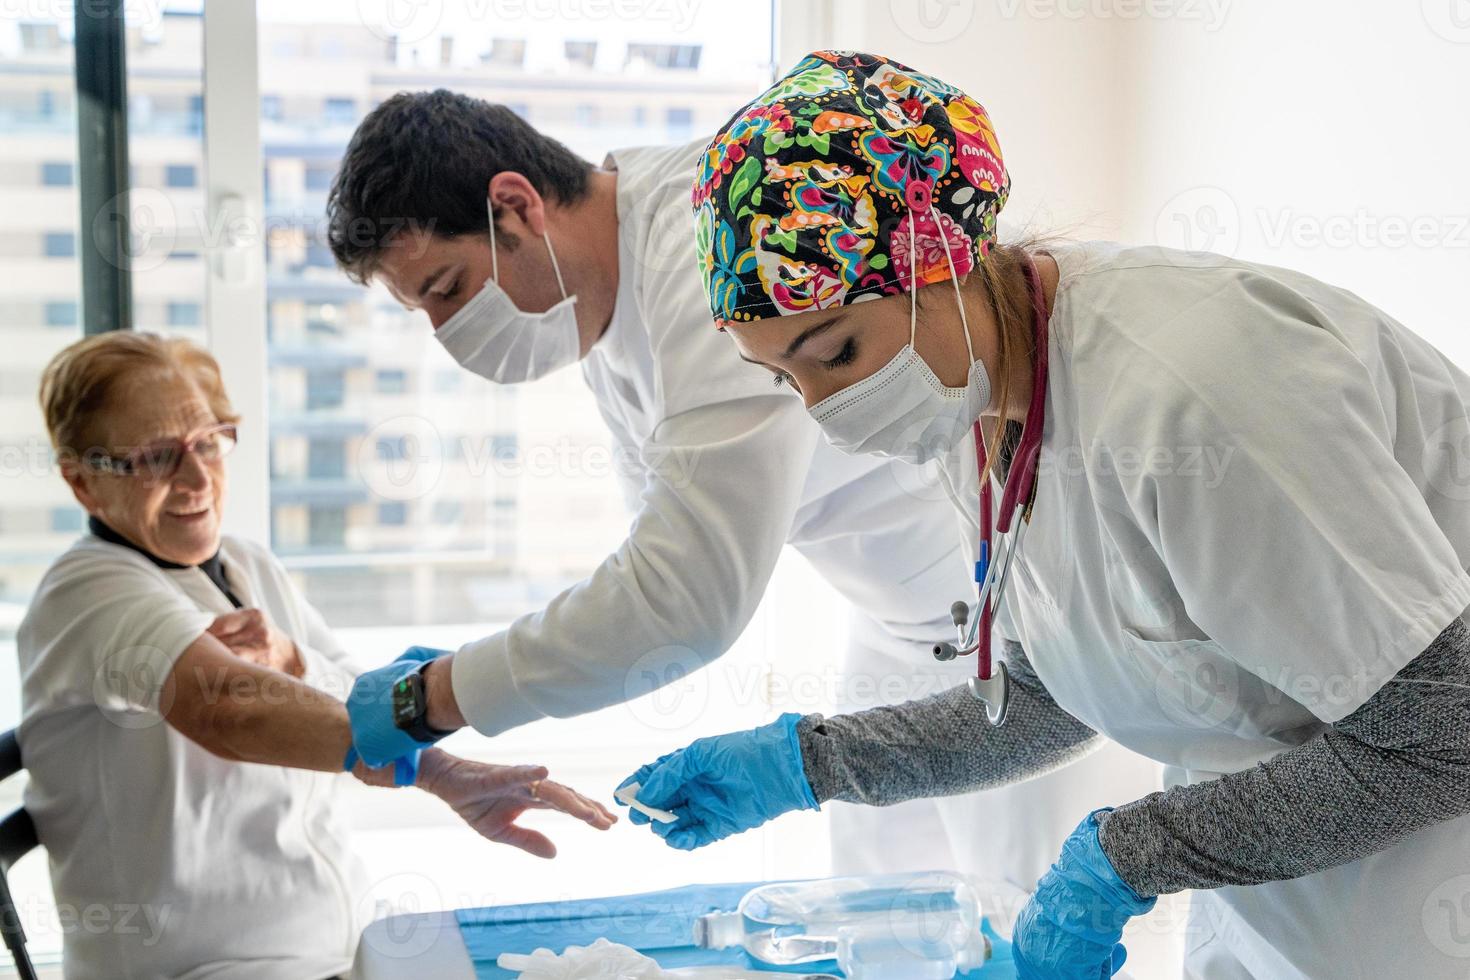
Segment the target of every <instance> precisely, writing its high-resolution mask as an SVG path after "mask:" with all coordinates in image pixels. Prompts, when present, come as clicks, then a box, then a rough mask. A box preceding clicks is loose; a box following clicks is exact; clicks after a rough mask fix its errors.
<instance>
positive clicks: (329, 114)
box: [322, 99, 357, 126]
mask: <svg viewBox="0 0 1470 980" xmlns="http://www.w3.org/2000/svg"><path fill="white" fill-rule="evenodd" d="M322 121H323V122H325V123H326V124H327V125H328V126H351V125H352V124H353V123H355V122H356V121H357V103H356V102H354V101H353V100H351V99H327V100H326V101H324V102H323V103H322Z"/></svg>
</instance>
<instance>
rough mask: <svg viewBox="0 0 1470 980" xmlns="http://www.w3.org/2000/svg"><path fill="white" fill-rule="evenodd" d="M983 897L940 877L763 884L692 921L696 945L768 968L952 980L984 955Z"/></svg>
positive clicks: (885, 979) (862, 979)
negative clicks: (738, 954)
mask: <svg viewBox="0 0 1470 980" xmlns="http://www.w3.org/2000/svg"><path fill="white" fill-rule="evenodd" d="M980 913H981V910H980V899H979V896H978V895H976V893H975V889H974V888H972V887H971V886H970V884H969V883H968V882H966V881H965V879H964V878H962V877H960V876H959V875H956V874H953V873H950V872H944V871H926V872H922V873H919V874H896V875H864V876H857V877H851V878H829V879H825V880H821V881H804V882H791V883H782V884H773V885H762V886H761V887H759V888H756V889H753V890H752V891H750V892H749V893H748V894H747V895H746V896H745V897H744V898H743V899H741V901H740V906H739V908H738V909H736V911H734V912H712V913H710V914H708V915H704V916H701V917H700V918H699V919H697V920H696V921H695V924H694V942H695V945H697V946H701V947H704V948H706V949H728V948H730V947H732V946H742V947H744V948H745V950H746V952H748V953H749V954H750V955H751V956H753V957H754V958H755V959H757V960H759V961H761V962H763V963H769V964H772V965H774V966H788V965H792V964H798V963H815V962H818V961H821V960H836V961H837V963H838V965H839V966H840V967H841V968H842V972H843V973H845V974H847V977H848V980H949V978H951V977H953V976H955V974H956V973H963V972H967V971H970V970H974V969H976V968H978V967H979V966H981V965H982V964H983V963H984V962H985V961H986V960H987V959H988V958H989V956H990V942H989V941H988V940H987V939H986V938H985V937H984V936H983V935H981V933H980Z"/></svg>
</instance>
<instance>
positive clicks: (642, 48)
mask: <svg viewBox="0 0 1470 980" xmlns="http://www.w3.org/2000/svg"><path fill="white" fill-rule="evenodd" d="M699 49H700V46H699V45H697V44H629V45H628V58H627V64H628V66H629V67H635V66H643V67H648V68H688V69H695V68H698V67H699Z"/></svg>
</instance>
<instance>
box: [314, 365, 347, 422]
mask: <svg viewBox="0 0 1470 980" xmlns="http://www.w3.org/2000/svg"><path fill="white" fill-rule="evenodd" d="M346 391H347V376H346V375H345V374H343V373H342V372H341V371H333V370H322V371H308V372H307V374H306V410H307V411H309V412H315V411H321V410H322V409H324V408H341V407H342V400H343V398H344V397H346Z"/></svg>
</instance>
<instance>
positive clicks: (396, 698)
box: [393, 671, 424, 728]
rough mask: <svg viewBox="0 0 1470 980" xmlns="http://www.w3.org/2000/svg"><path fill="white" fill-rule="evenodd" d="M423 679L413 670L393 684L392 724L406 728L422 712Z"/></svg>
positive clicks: (416, 719)
mask: <svg viewBox="0 0 1470 980" xmlns="http://www.w3.org/2000/svg"><path fill="white" fill-rule="evenodd" d="M422 685H423V680H422V678H420V677H419V675H418V672H417V671H415V672H414V673H412V674H409V675H408V676H407V677H405V678H403V679H402V680H400V681H398V682H397V683H395V684H394V685H393V724H394V725H396V726H398V727H399V728H408V727H409V726H411V725H413V724H414V722H416V721H418V719H419V716H420V715H421V714H422V713H423V705H424V699H423V697H422V690H423V688H422Z"/></svg>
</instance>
